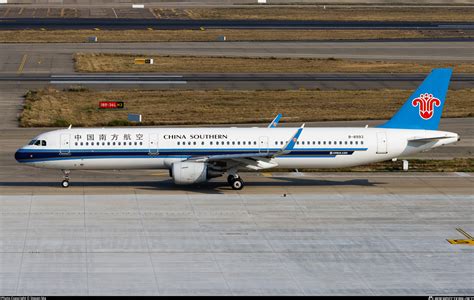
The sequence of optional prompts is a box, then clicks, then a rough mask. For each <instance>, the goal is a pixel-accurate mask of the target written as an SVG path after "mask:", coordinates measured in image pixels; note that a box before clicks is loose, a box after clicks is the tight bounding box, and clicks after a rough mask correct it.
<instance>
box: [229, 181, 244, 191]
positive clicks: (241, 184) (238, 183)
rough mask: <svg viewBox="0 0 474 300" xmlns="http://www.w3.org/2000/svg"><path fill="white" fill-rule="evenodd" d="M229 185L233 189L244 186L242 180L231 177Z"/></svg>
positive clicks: (239, 188)
mask: <svg viewBox="0 0 474 300" xmlns="http://www.w3.org/2000/svg"><path fill="white" fill-rule="evenodd" d="M230 186H231V187H232V189H234V190H241V189H242V188H243V187H244V181H243V180H242V179H240V178H233V179H232V182H231V184H230Z"/></svg>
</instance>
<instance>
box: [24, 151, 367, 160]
mask: <svg viewBox="0 0 474 300" xmlns="http://www.w3.org/2000/svg"><path fill="white" fill-rule="evenodd" d="M279 150H280V148H270V149H269V153H275V152H277V151H279ZM366 150H367V148H346V149H344V148H343V149H330V148H319V149H318V148H310V149H295V150H293V151H291V153H289V154H286V155H284V156H280V157H284V158H290V157H294V158H296V157H299V158H302V157H321V158H323V157H336V156H337V155H352V154H353V153H354V152H355V151H366ZM258 151H259V149H248V148H247V149H235V148H234V149H160V151H159V153H158V154H157V155H149V150H148V149H123V150H122V149H90V150H83V149H81V150H71V151H70V152H69V153H68V154H67V155H64V154H61V155H60V153H59V149H20V150H18V151H17V153H16V154H15V158H16V160H17V161H19V162H38V161H51V160H71V159H99V158H188V157H191V156H211V155H223V154H245V153H256V152H258Z"/></svg>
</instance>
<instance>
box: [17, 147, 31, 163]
mask: <svg viewBox="0 0 474 300" xmlns="http://www.w3.org/2000/svg"><path fill="white" fill-rule="evenodd" d="M22 150H23V149H22V148H20V149H18V150H16V152H15V159H16V161H17V162H23V161H24V160H25V158H28V153H26V152H25V151H22Z"/></svg>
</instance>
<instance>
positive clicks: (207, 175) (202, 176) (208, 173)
mask: <svg viewBox="0 0 474 300" xmlns="http://www.w3.org/2000/svg"><path fill="white" fill-rule="evenodd" d="M170 171H171V172H170V175H171V176H172V177H173V181H174V183H176V184H193V183H200V182H205V181H207V180H209V179H211V178H214V177H219V176H221V175H222V174H223V172H220V171H215V170H211V169H210V168H209V166H208V164H206V163H203V162H193V161H183V162H176V163H173V164H172V165H171V170H170Z"/></svg>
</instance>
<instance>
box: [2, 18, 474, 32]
mask: <svg viewBox="0 0 474 300" xmlns="http://www.w3.org/2000/svg"><path fill="white" fill-rule="evenodd" d="M0 25H1V26H0V30H12V29H15V30H19V29H35V28H46V29H93V28H101V29H113V30H125V29H147V28H149V27H152V28H154V29H199V28H200V27H205V28H227V29H326V30H331V29H371V30H374V29H380V30H383V29H417V30H418V29H429V30H446V29H459V30H466V29H467V30H469V29H474V23H473V22H387V21H359V22H357V21H299V20H208V19H203V20H193V19H154V18H135V19H134V18H24V17H23V18H18V17H15V18H0Z"/></svg>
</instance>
